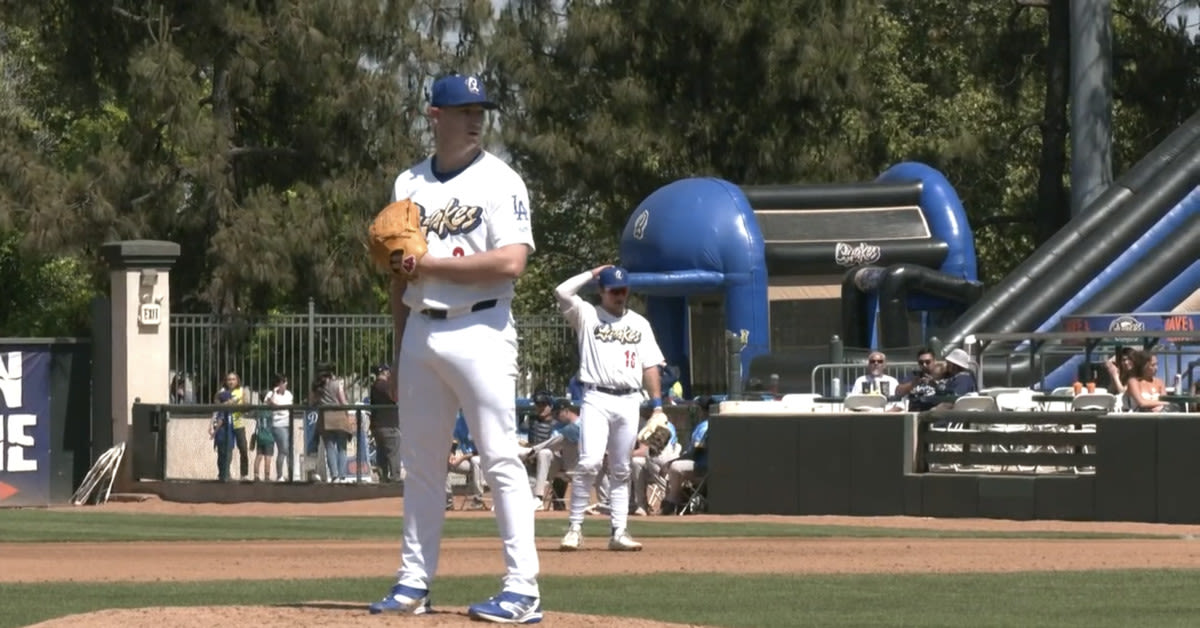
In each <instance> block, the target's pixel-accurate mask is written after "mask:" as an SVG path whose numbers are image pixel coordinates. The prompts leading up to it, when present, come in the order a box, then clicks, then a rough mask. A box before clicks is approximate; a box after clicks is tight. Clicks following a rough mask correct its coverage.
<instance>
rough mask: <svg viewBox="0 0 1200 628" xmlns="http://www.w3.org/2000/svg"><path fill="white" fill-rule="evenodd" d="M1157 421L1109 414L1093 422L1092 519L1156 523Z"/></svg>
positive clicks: (1135, 416)
mask: <svg viewBox="0 0 1200 628" xmlns="http://www.w3.org/2000/svg"><path fill="white" fill-rule="evenodd" d="M1156 423H1157V421H1154V420H1151V419H1148V418H1147V417H1145V416H1139V415H1136V414H1135V415H1126V416H1121V415H1113V416H1107V417H1101V418H1100V419H1097V421H1096V432H1097V434H1096V436H1097V441H1096V519H1098V520H1100V521H1156V520H1157V517H1158V513H1157V508H1156V506H1155V503H1154V502H1155V489H1156V486H1155V484H1156V482H1155V477H1156V476H1157V469H1156V466H1157V465H1156V464H1155V452H1154V450H1155V447H1156V446H1157V435H1156V430H1155V424H1156Z"/></svg>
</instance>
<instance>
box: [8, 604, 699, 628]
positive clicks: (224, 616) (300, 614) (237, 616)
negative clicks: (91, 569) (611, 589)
mask: <svg viewBox="0 0 1200 628" xmlns="http://www.w3.org/2000/svg"><path fill="white" fill-rule="evenodd" d="M410 621H411V622H413V625H414V626H418V625H419V626H421V628H427V627H433V626H482V625H484V624H482V623H480V622H475V621H472V620H471V619H470V618H468V617H467V609H465V608H455V607H444V608H439V609H438V610H437V612H435V613H433V614H431V615H422V616H420V617H408V616H397V615H371V614H368V613H367V612H366V609H365V608H363V605H362V604H347V603H345V602H305V603H302V604H293V605H286V606H193V607H181V606H162V607H148V608H117V609H109V610H103V611H96V612H94V613H82V614H79V615H68V616H66V617H59V618H58V619H52V620H50V621H45V622H42V623H39V624H34V625H33V626H31V627H30V628H76V627H82V626H87V627H88V628H162V627H163V626H172V627H174V628H212V626H221V625H225V626H255V628H295V627H296V626H392V625H395V624H397V623H406V622H410ZM543 623H544V624H549V625H553V626H556V627H565V628H594V627H600V626H612V625H613V624H614V623H620V624H621V625H622V626H627V627H628V628H685V627H687V626H691V625H692V624H669V623H665V622H658V621H651V620H648V619H636V618H629V617H622V618H620V620H619V621H615V620H614V618H613V617H606V616H602V615H577V614H575V613H560V612H557V611H551V612H547V613H546V615H545V618H544V619H543Z"/></svg>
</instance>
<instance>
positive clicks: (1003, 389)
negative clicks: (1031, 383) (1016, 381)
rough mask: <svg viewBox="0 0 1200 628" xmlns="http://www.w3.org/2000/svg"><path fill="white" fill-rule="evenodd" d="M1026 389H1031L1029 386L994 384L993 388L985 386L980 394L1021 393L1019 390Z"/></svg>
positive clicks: (996, 395) (995, 395)
mask: <svg viewBox="0 0 1200 628" xmlns="http://www.w3.org/2000/svg"><path fill="white" fill-rule="evenodd" d="M1026 390H1029V389H1028V388H1014V387H1011V386H992V387H991V388H984V389H983V390H981V391H979V394H981V395H991V396H993V397H999V396H1000V395H1003V394H1005V393H1019V392H1022V391H1026ZM1030 392H1032V391H1030Z"/></svg>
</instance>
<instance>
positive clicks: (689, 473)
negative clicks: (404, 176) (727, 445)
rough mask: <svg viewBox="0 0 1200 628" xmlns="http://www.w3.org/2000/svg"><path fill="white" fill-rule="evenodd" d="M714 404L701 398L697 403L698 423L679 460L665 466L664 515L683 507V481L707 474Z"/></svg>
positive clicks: (712, 401)
mask: <svg viewBox="0 0 1200 628" xmlns="http://www.w3.org/2000/svg"><path fill="white" fill-rule="evenodd" d="M716 404H717V401H716V400H715V399H713V398H712V397H702V398H701V399H700V400H698V401H697V405H698V406H699V410H700V417H699V418H700V422H699V423H697V424H696V427H695V428H694V429H693V430H692V436H691V439H690V442H689V443H688V446H687V448H686V449H685V450H684V451H683V453H682V454H681V455H680V456H679V458H677V459H675V460H673V461H671V463H670V464H668V465H667V496H666V498H665V499H663V503H662V514H664V515H672V514H675V512H676V511H677V510H678V509H679V508H681V507H683V505H684V503H685V502H684V501H683V500H684V495H683V484H684V482H685V481H691V482H693V483H695V482H698V481H699V480H700V478H703V477H704V476H705V475H707V474H708V451H707V446H708V416H709V413H710V412H711V411H712V407H713V406H714V405H716Z"/></svg>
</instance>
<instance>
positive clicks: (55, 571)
mask: <svg viewBox="0 0 1200 628" xmlns="http://www.w3.org/2000/svg"><path fill="white" fill-rule="evenodd" d="M79 510H80V511H81V512H82V511H83V510H84V509H79ZM87 510H89V511H95V510H104V511H111V512H144V513H169V514H181V515H182V514H188V515H218V516H220V515H226V516H253V515H258V516H267V517H270V516H305V515H308V516H323V515H342V516H346V515H388V514H396V515H399V514H401V512H402V510H403V503H402V500H400V499H398V498H396V499H378V500H363V501H351V502H341V503H334V504H274V503H270V504H268V503H262V504H258V503H255V504H232V505H226V504H177V503H169V502H161V501H153V500H152V501H147V502H140V503H110V504H106V505H104V506H98V507H90V508H88V509H87ZM450 516H451V517H491V513H487V512H482V513H457V512H456V513H452V514H450ZM538 518H539V519H546V520H551V521H555V520H557V521H559V522H561V523H562V525H563V526H564V529H565V526H566V519H565V517H564V516H563V515H562V513H539V514H538ZM704 519H711V520H714V521H717V520H719V521H721V522H726V523H728V522H731V521H739V520H744V521H755V522H787V523H805V524H814V525H851V526H878V527H891V528H912V529H924V530H957V531H963V530H987V531H1003V532H1033V531H1050V532H1075V533H1084V532H1104V533H1125V534H1152V535H1161V536H1162V537H1163V538H1156V539H1089V540H1080V539H961V538H945V539H939V538H861V539H860V538H712V539H705V540H702V541H697V540H696V539H684V538H647V539H643V541H644V542H645V545H646V548H645V550H644V551H642V552H640V553H637V554H627V553H615V552H608V551H605V550H604V549H603V548H604V540H603V539H599V538H597V539H585V546H584V551H581V552H576V553H562V552H558V551H556V547H557V544H556V542H555V541H554V540H552V539H541V540H539V543H538V546H539V549H540V550H541V552H540V558H541V564H542V573H544V574H553V575H565V576H570V575H599V574H620V573H636V574H646V573H649V572H652V571H660V572H661V571H669V572H693V571H703V572H723V573H730V574H738V573H796V574H799V573H953V572H967V571H975V572H1012V571H1054V570H1085V569H1126V568H1171V567H1176V568H1200V543H1197V542H1196V540H1195V539H1197V538H1200V526H1179V525H1164V524H1140V523H1113V522H1061V521H1001V520H981V519H920V518H911V517H878V518H874V517H825V516H823V517H775V516H758V517H724V516H722V517H716V516H707V515H700V516H694V517H689V521H701V520H704ZM638 521H639V519H637V518H634V519H632V520H631V522H630V526H631V531H632V532H633V533H634V535H635V536H636V534H637V526H638ZM396 533H397V540H396V541H394V542H379V541H352V542H326V541H321V542H312V541H270V542H261V541H255V542H240V543H229V542H221V543H195V542H149V543H85V544H80V543H71V544H53V543H31V544H8V545H0V563H3V564H4V565H5V569H4V570H0V582H35V581H36V582H46V581H103V582H133V581H198V580H226V579H231V578H232V579H255V580H258V579H271V578H278V577H279V576H280V574H287V577H289V578H327V577H363V576H368V577H369V576H380V577H385V576H387V575H388V574H391V573H393V572H394V570H395V569H396V566H397V563H398V560H399V539H398V537H399V522H398V520H397V526H396ZM589 541H590V543H589ZM331 546H336V550H337V551H336V555H337V556H339V560H337V561H329V560H327V557H328V556H329V555H330V554H329V549H330V547H331ZM711 546H719V547H720V551H702V552H701V551H698V548H701V549H702V548H705V547H709V548H710V549H711ZM81 552H82V554H81ZM80 555H86V556H88V557H89V558H91V559H93V560H89V564H88V568H87V569H86V570H81V569H80V568H79V564H78V561H77V560H74V558H76V557H78V556H80ZM503 566H504V564H503V559H502V557H501V555H500V552H499V541H498V540H497V539H495V538H478V539H447V540H445V541H444V542H443V550H442V558H441V565H440V568H439V575H487V574H495V575H496V576H499V575H500V574H501V573H502V571H503ZM367 601H368V600H366V599H364V600H363V603H362V604H346V603H344V602H321V601H310V602H305V603H303V604H297V605H289V606H271V607H231V606H224V607H210V608H203V609H198V608H186V609H181V608H140V609H113V610H105V611H99V612H94V613H88V614H86V615H77V616H69V617H63V618H59V619H55V620H52V621H49V622H44V623H42V624H38V626H45V627H50V626H53V627H55V628H59V627H64V626H91V627H97V628H138V627H142V626H146V627H153V628H161V627H162V626H180V627H183V628H187V627H191V626H196V627H200V626H203V627H204V628H208V627H209V626H213V625H223V624H229V625H238V624H240V625H257V626H287V627H288V628H293V627H294V626H299V625H322V624H337V625H341V626H375V625H384V624H385V623H387V624H389V625H391V624H393V623H394V622H395V621H396V618H391V621H386V620H384V619H383V618H380V617H377V616H376V617H373V616H370V615H368V614H367V613H366V612H365V604H366V602H367ZM548 602H549V603H550V604H551V606H550V610H548V611H547V613H546V620H545V621H546V623H549V624H551V625H554V626H566V627H568V628H574V627H579V626H610V625H613V623H614V621H615V618H613V617H604V616H588V615H576V614H571V613H565V612H559V611H557V610H556V609H554V608H553V606H552V601H548ZM439 611H440V612H438V613H437V614H435V615H432V616H426V617H423V618H420V625H421V626H461V625H467V624H471V623H472V622H469V620H468V619H467V617H466V615H465V609H456V608H451V607H447V608H440V609H439ZM619 622H620V624H621V625H623V626H630V627H631V628H651V627H656V626H680V625H682V624H665V623H661V622H653V621H649V620H638V619H627V618H621V619H620V620H619ZM474 625H479V624H474Z"/></svg>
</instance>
